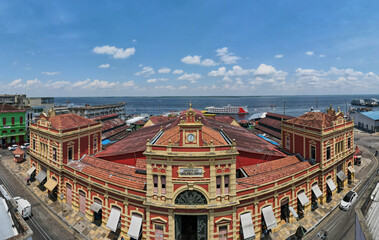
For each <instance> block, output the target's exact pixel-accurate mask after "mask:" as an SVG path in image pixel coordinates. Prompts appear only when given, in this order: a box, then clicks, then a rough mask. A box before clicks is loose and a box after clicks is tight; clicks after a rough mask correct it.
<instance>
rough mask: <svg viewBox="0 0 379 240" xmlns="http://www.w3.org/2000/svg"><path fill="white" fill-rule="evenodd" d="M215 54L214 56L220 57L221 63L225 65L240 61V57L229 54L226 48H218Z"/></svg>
mask: <svg viewBox="0 0 379 240" xmlns="http://www.w3.org/2000/svg"><path fill="white" fill-rule="evenodd" d="M216 52H217V54H216V56H218V57H220V59H221V61H222V62H223V63H225V64H233V63H236V62H237V60H238V59H240V57H237V56H235V55H234V53H231V52H229V51H228V48H227V47H223V48H219V49H217V50H216Z"/></svg>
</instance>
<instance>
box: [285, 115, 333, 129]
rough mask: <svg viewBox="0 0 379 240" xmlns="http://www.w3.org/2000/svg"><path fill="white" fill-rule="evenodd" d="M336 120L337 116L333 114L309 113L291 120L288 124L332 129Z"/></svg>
mask: <svg viewBox="0 0 379 240" xmlns="http://www.w3.org/2000/svg"><path fill="white" fill-rule="evenodd" d="M336 119H337V116H334V115H331V114H326V113H322V112H308V113H306V114H304V115H302V116H300V117H297V118H293V119H290V120H288V122H289V123H294V124H298V125H302V126H307V127H313V128H326V127H332V126H333V121H335V120H336Z"/></svg>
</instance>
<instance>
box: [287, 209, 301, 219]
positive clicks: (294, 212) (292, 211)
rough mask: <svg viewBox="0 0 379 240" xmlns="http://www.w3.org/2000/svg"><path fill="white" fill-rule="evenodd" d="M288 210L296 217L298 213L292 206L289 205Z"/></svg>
mask: <svg viewBox="0 0 379 240" xmlns="http://www.w3.org/2000/svg"><path fill="white" fill-rule="evenodd" d="M288 209H289V210H290V212H291V213H292V215H293V216H294V217H295V218H298V217H299V215H297V212H296V211H295V209H293V207H289V208H288Z"/></svg>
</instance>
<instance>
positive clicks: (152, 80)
mask: <svg viewBox="0 0 379 240" xmlns="http://www.w3.org/2000/svg"><path fill="white" fill-rule="evenodd" d="M146 82H147V83H155V82H157V79H156V78H150V79H148V80H146Z"/></svg>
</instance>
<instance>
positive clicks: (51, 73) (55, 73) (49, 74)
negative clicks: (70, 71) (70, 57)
mask: <svg viewBox="0 0 379 240" xmlns="http://www.w3.org/2000/svg"><path fill="white" fill-rule="evenodd" d="M41 74H43V75H48V76H54V75H59V74H61V73H60V72H41Z"/></svg>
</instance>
